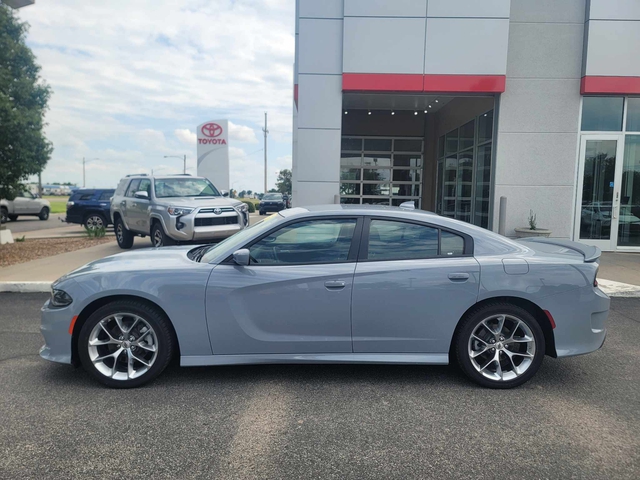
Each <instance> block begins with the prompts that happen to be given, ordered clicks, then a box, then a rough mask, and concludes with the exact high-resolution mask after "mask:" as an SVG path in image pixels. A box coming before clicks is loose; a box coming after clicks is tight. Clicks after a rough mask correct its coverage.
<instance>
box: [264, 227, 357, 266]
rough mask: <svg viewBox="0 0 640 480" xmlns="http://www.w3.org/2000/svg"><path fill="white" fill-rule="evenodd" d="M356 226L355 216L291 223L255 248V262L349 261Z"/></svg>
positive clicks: (280, 263)
mask: <svg viewBox="0 0 640 480" xmlns="http://www.w3.org/2000/svg"><path fill="white" fill-rule="evenodd" d="M355 227H356V220H355V219H335V220H331V219H323V220H307V221H304V222H298V223H294V224H291V225H287V226H285V227H282V228H280V229H279V230H276V231H275V232H273V233H271V234H269V235H268V236H267V237H265V238H263V239H262V240H260V241H259V242H257V243H256V244H254V245H253V246H252V247H251V257H252V259H251V263H252V264H258V265H265V264H266V265H274V264H275V265H286V264H301V263H306V264H310V263H338V262H346V261H347V260H348V258H349V250H350V248H351V240H352V239H353V232H354V231H355Z"/></svg>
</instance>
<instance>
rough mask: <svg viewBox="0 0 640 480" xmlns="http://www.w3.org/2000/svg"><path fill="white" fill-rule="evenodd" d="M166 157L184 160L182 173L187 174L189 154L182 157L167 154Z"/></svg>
mask: <svg viewBox="0 0 640 480" xmlns="http://www.w3.org/2000/svg"><path fill="white" fill-rule="evenodd" d="M164 158H179V159H181V160H183V161H184V171H183V172H182V173H184V174H185V175H186V174H187V156H186V155H183V156H182V157H181V156H180V155H165V156H164Z"/></svg>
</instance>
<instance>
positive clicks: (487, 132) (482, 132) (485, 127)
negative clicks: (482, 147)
mask: <svg viewBox="0 0 640 480" xmlns="http://www.w3.org/2000/svg"><path fill="white" fill-rule="evenodd" d="M492 138H493V110H491V111H490V112H487V113H483V114H482V115H480V117H479V118H478V143H484V142H488V141H489V140H491V139H492Z"/></svg>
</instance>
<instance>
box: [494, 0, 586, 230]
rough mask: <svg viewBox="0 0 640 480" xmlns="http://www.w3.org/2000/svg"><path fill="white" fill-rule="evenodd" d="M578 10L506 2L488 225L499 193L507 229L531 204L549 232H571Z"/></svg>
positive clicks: (581, 8) (573, 3) (545, 0)
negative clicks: (504, 49) (503, 61)
mask: <svg viewBox="0 0 640 480" xmlns="http://www.w3.org/2000/svg"><path fill="white" fill-rule="evenodd" d="M558 3H562V8H561V9H560V15H559V14H558V12H557V9H556V6H557V5H558ZM585 12H586V4H585V0H563V2H557V1H555V0H553V1H552V0H542V1H540V2H538V1H536V2H532V1H530V0H512V2H511V19H510V27H509V50H508V57H507V84H506V91H505V93H503V94H502V95H501V99H500V108H499V117H498V118H499V120H498V131H497V135H495V136H494V138H495V139H496V141H495V144H494V148H496V149H497V151H496V157H495V169H494V172H495V189H494V202H495V203H494V206H495V208H494V215H493V219H494V221H493V228H494V230H497V229H498V213H499V212H498V208H497V207H498V205H499V199H500V197H501V196H506V197H507V199H508V208H507V224H506V233H507V235H513V234H514V228H516V227H521V226H526V225H527V217H528V215H529V210H531V209H532V210H534V211H535V212H536V214H537V218H538V226H539V227H540V228H549V229H551V230H552V236H553V237H560V238H570V237H571V235H572V231H573V217H574V204H575V183H576V161H577V158H578V152H577V150H578V131H579V118H580V102H581V97H580V78H581V68H582V51H583V38H584V21H585Z"/></svg>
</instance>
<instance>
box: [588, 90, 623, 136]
mask: <svg viewBox="0 0 640 480" xmlns="http://www.w3.org/2000/svg"><path fill="white" fill-rule="evenodd" d="M623 106H624V98H623V97H584V101H583V104H582V130H583V131H594V132H620V131H622V110H623Z"/></svg>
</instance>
